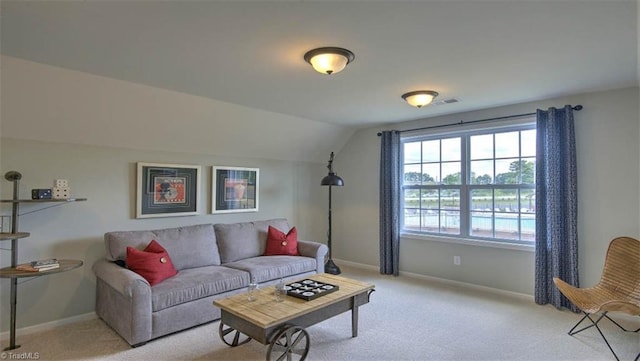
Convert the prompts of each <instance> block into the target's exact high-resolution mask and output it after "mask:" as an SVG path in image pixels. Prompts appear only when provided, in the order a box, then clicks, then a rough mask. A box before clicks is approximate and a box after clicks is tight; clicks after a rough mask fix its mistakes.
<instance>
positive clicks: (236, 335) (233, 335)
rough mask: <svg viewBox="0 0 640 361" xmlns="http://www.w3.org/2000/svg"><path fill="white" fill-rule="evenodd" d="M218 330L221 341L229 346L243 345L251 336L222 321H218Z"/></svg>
mask: <svg viewBox="0 0 640 361" xmlns="http://www.w3.org/2000/svg"><path fill="white" fill-rule="evenodd" d="M218 331H219V332H220V338H221V339H222V342H224V343H226V344H227V345H229V346H231V347H236V346H240V345H244V344H245V343H247V342H249V341H251V337H249V336H247V335H245V334H244V333H242V332H240V331H238V330H235V329H233V328H231V327H229V326H227V325H225V324H224V323H222V321H220V327H219V328H218Z"/></svg>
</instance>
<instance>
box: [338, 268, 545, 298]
mask: <svg viewBox="0 0 640 361" xmlns="http://www.w3.org/2000/svg"><path fill="white" fill-rule="evenodd" d="M333 260H334V261H335V262H336V263H340V264H344V265H346V266H349V267H354V268H360V269H366V270H370V271H377V272H379V271H380V268H379V267H378V266H372V265H368V264H363V263H357V262H351V261H345V260H341V259H336V258H334V259H333ZM400 276H404V277H410V278H415V279H420V280H424V281H429V282H434V283H439V284H445V285H450V286H457V287H462V288H467V289H471V290H476V291H484V292H490V293H494V294H498V295H502V296H509V297H515V298H520V299H524V300H527V301H532V302H533V295H529V294H526V293H520V292H513V291H507V290H501V289H499V288H493V287H488V286H481V285H476V284H473V283H466V282H460V281H453V280H449V279H446V278H440V277H433V276H426V275H421V274H418V273H412V272H402V271H401V272H400Z"/></svg>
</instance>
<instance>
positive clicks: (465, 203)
mask: <svg viewBox="0 0 640 361" xmlns="http://www.w3.org/2000/svg"><path fill="white" fill-rule="evenodd" d="M460 141H461V144H460V146H461V148H462V149H461V152H460V155H461V158H462V159H461V162H462V164H461V170H460V171H461V172H462V173H461V176H460V182H461V184H460V235H461V236H464V237H468V236H469V229H470V227H469V224H470V222H471V220H470V219H469V218H470V216H471V212H470V209H471V208H470V207H471V206H470V204H471V201H470V193H469V192H470V191H469V182H470V179H469V178H470V174H471V170H470V167H471V165H470V164H471V162H469V157H470V155H469V151H470V150H469V148H470V147H469V136H468V135H466V136H464V137H461V138H460Z"/></svg>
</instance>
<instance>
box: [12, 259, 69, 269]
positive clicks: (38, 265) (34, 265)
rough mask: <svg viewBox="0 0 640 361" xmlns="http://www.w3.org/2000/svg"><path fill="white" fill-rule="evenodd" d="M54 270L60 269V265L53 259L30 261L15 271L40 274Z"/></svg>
mask: <svg viewBox="0 0 640 361" xmlns="http://www.w3.org/2000/svg"><path fill="white" fill-rule="evenodd" d="M56 268H60V263H59V262H58V260H57V259H55V258H50V259H42V260H38V261H31V262H29V263H23V264H20V265H18V266H16V270H18V271H27V272H42V271H49V270H52V269H56Z"/></svg>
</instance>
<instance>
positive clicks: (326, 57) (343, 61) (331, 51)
mask: <svg viewBox="0 0 640 361" xmlns="http://www.w3.org/2000/svg"><path fill="white" fill-rule="evenodd" d="M353 59H355V55H353V53H352V52H350V51H349V50H347V49H343V48H335V47H326V48H317V49H313V50H309V51H307V53H306V54H304V60H305V61H306V62H307V63H309V64H311V66H312V67H313V69H315V70H316V71H317V72H318V73H322V74H328V75H331V74H335V73H338V72H340V71H341V70H342V69H344V68H345V67H346V66H347V64H349V63H350V62H352V61H353Z"/></svg>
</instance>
